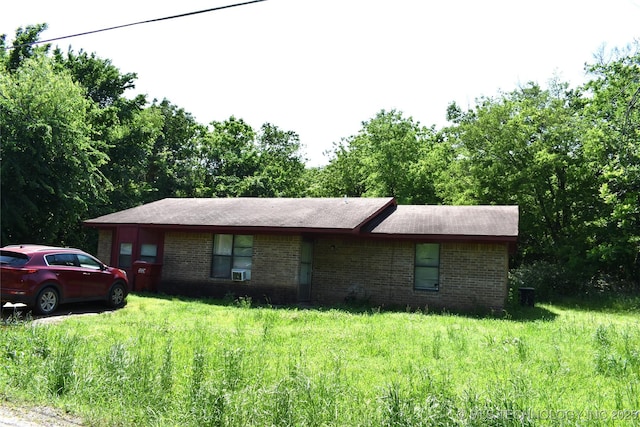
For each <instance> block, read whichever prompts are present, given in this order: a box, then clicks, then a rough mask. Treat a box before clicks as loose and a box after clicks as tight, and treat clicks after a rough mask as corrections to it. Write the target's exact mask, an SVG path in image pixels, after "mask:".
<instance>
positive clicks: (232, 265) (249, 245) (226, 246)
mask: <svg viewBox="0 0 640 427" xmlns="http://www.w3.org/2000/svg"><path fill="white" fill-rule="evenodd" d="M252 256H253V236H247V235H234V234H216V235H215V236H214V239H213V261H212V265H211V277H215V278H219V279H230V278H231V270H233V269H242V270H246V276H245V277H246V279H247V280H249V279H251V259H252Z"/></svg>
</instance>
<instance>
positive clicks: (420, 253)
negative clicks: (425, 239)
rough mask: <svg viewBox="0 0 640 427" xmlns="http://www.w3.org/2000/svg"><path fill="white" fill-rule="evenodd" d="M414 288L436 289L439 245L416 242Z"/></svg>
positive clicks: (438, 273) (438, 271)
mask: <svg viewBox="0 0 640 427" xmlns="http://www.w3.org/2000/svg"><path fill="white" fill-rule="evenodd" d="M414 277H415V280H414V285H413V286H414V289H417V290H424V291H437V290H438V288H439V286H440V245H439V244H438V243H416V260H415V275H414Z"/></svg>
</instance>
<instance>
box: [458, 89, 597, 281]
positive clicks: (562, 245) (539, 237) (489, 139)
mask: <svg viewBox="0 0 640 427" xmlns="http://www.w3.org/2000/svg"><path fill="white" fill-rule="evenodd" d="M581 102H582V101H581V97H580V93H579V92H576V91H571V90H568V86H567V85H566V84H564V83H560V82H557V81H552V82H551V83H550V88H549V89H547V90H543V89H542V88H540V87H539V86H538V85H537V84H534V83H530V84H528V85H526V86H524V87H522V88H520V89H518V90H515V91H513V92H511V93H507V94H502V96H500V97H498V98H495V99H493V98H482V99H481V100H480V101H479V102H478V105H477V106H476V107H475V109H474V110H472V111H469V112H467V113H461V112H460V111H459V110H458V109H457V108H455V106H453V107H450V109H449V112H450V118H453V119H454V120H455V123H454V126H453V127H451V128H450V129H448V130H447V132H448V136H449V138H450V139H451V144H452V146H454V147H456V149H457V151H458V154H457V156H456V162H455V166H454V168H452V169H451V170H452V174H453V182H457V183H460V185H459V186H458V189H457V191H453V193H452V194H451V195H450V196H449V197H448V199H449V198H457V197H459V195H460V194H465V196H464V197H463V198H464V199H466V202H471V203H474V204H476V203H477V204H517V205H519V206H520V214H521V218H520V230H521V232H520V241H521V247H522V253H523V256H524V258H525V259H536V258H550V259H552V260H553V261H558V262H560V263H568V264H569V265H573V266H574V267H575V268H576V271H578V270H581V271H586V269H583V267H584V268H586V267H587V265H586V263H585V262H584V260H585V255H586V250H587V248H586V241H587V236H588V235H589V234H590V233H591V230H590V229H589V224H591V223H592V221H593V220H594V218H595V217H596V215H597V207H598V198H597V188H595V185H594V183H595V181H596V177H595V175H594V171H593V170H592V169H590V168H589V167H588V163H587V162H586V161H585V152H584V141H583V134H584V129H585V123H584V121H583V120H582V118H581V108H582V103H581ZM454 113H455V114H454ZM578 265H580V268H578Z"/></svg>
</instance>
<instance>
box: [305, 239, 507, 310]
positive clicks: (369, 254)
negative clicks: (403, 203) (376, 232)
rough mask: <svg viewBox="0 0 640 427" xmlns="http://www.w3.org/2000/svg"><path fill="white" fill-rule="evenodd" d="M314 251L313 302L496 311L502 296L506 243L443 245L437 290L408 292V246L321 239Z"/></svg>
mask: <svg viewBox="0 0 640 427" xmlns="http://www.w3.org/2000/svg"><path fill="white" fill-rule="evenodd" d="M314 251H315V254H314V266H313V283H312V299H313V300H314V301H316V302H319V303H321V304H334V303H339V302H343V301H345V299H355V300H362V301H367V302H369V303H371V304H374V305H381V306H401V307H403V306H410V307H413V308H418V307H421V308H425V307H429V308H450V309H460V310H476V309H500V308H502V307H503V306H504V302H505V299H506V296H507V272H508V248H507V245H506V244H495V245H494V244H489V245H485V244H463V243H444V244H442V245H441V248H440V288H439V290H438V291H423V290H414V289H413V276H414V265H413V263H414V257H415V244H414V243H413V242H410V241H388V240H384V241H383V240H361V239H355V238H320V239H318V240H317V241H316V244H315V246H314Z"/></svg>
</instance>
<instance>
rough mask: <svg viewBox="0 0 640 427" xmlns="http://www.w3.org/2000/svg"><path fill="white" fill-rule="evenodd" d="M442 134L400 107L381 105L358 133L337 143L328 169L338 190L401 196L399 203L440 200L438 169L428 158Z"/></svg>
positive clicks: (332, 188)
mask: <svg viewBox="0 0 640 427" xmlns="http://www.w3.org/2000/svg"><path fill="white" fill-rule="evenodd" d="M436 141H437V138H436V137H435V133H434V130H433V129H427V128H424V127H421V126H420V124H419V123H417V122H414V121H413V119H412V118H411V117H409V118H405V117H403V115H402V113H401V112H398V111H395V110H391V111H389V112H387V111H384V110H382V111H380V112H379V113H378V114H377V115H376V116H375V117H374V118H373V119H371V120H369V121H366V122H363V123H362V130H361V131H360V132H359V133H358V134H357V135H355V136H352V137H349V138H347V139H344V140H342V141H341V142H340V143H339V144H335V145H334V149H333V152H332V153H329V154H330V155H332V159H331V160H330V162H329V165H328V166H327V167H326V169H325V170H324V172H323V175H324V176H325V178H326V187H325V188H326V193H327V194H329V195H333V196H340V195H348V196H364V197H386V196H392V197H396V198H397V199H398V201H399V203H404V204H406V203H415V204H420V203H437V202H438V201H439V198H438V197H437V196H436V194H435V187H434V186H433V174H434V173H435V171H434V170H433V169H432V167H431V166H430V165H429V164H428V163H426V162H425V159H426V158H428V157H430V156H433V155H435V154H433V153H432V150H433V148H434V147H435V145H434V144H436Z"/></svg>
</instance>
